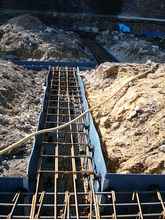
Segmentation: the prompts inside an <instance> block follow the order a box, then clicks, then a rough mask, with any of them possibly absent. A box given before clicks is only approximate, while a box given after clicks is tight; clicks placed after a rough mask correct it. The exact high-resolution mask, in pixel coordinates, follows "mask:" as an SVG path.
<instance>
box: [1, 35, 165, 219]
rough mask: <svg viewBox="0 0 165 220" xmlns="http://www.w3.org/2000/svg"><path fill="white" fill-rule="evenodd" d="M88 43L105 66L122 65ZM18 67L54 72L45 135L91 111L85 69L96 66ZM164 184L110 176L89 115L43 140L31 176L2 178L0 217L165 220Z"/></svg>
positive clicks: (42, 122) (43, 118)
mask: <svg viewBox="0 0 165 220" xmlns="http://www.w3.org/2000/svg"><path fill="white" fill-rule="evenodd" d="M80 35H81V36H82V38H84V36H83V33H80ZM85 35H87V34H85ZM84 43H85V44H86V45H87V46H88V47H89V49H90V50H91V52H92V53H93V54H94V55H95V59H96V61H97V63H98V64H99V63H102V62H105V61H113V62H117V60H116V59H115V58H114V57H113V56H112V55H110V54H108V52H107V51H106V50H104V49H103V48H102V47H101V46H100V45H99V44H96V43H95V42H94V41H91V40H90V39H84ZM16 63H17V64H18V65H21V66H24V67H25V69H26V68H27V69H32V70H33V69H35V70H41V69H47V80H46V85H45V88H46V89H45V95H44V99H43V104H42V110H41V112H40V117H39V123H38V131H41V130H43V129H49V128H54V127H59V126H61V125H64V124H66V123H68V122H70V121H72V120H74V119H75V118H76V117H78V116H80V115H81V114H83V113H84V112H86V111H87V110H88V109H89V108H88V102H87V100H86V94H85V89H84V84H83V81H82V79H81V74H80V70H86V69H90V68H93V67H94V66H95V65H96V63H90V62H86V63H67V62H66V63H65V62H63V63H62V62H61V63H59V62H57V63H56V62H44V61H43V62H37V61H36V62H35V61H16ZM139 179H140V181H139ZM164 179H165V175H164V174H118V173H109V172H108V171H107V167H106V162H105V158H104V155H103V153H102V148H101V144H100V138H99V135H98V133H97V130H96V128H95V123H94V122H93V119H92V116H91V113H89V112H87V113H86V114H85V115H83V117H80V118H79V119H78V120H76V121H74V122H73V123H70V124H69V125H67V126H66V127H64V128H62V129H57V130H56V131H54V132H48V133H44V134H40V135H38V136H36V139H35V143H34V144H33V148H32V152H31V155H30V158H29V162H28V168H27V175H26V176H24V177H10V176H9V177H0V218H17V219H19V218H36V219H38V218H41V219H43V218H46V219H53V218H55V219H56V218H57V219H61V218H64V219H65V218H66V219H68V218H73V219H79V218H82V219H84V218H91V219H92V218H97V219H99V218H103V219H112V218H114V219H117V218H119V219H120V218H122V219H129V218H140V219H143V218H164V216H165V186H164Z"/></svg>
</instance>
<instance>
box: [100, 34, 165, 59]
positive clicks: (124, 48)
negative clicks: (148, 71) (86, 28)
mask: <svg viewBox="0 0 165 220" xmlns="http://www.w3.org/2000/svg"><path fill="white" fill-rule="evenodd" d="M97 40H98V42H99V43H100V44H101V45H102V46H103V47H104V48H105V49H106V50H107V51H109V52H110V53H111V54H112V55H113V56H114V57H115V58H116V59H117V60H118V61H119V62H126V63H146V62H147V61H148V60H151V61H152V62H158V63H164V60H165V48H164V42H165V39H163V38H162V39H154V38H144V37H137V36H135V35H134V34H130V33H129V34H128V33H121V32H118V31H112V32H110V31H108V30H107V31H104V32H101V33H99V34H98V35H97Z"/></svg>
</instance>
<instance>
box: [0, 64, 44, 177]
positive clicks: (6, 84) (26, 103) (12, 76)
mask: <svg viewBox="0 0 165 220" xmlns="http://www.w3.org/2000/svg"><path fill="white" fill-rule="evenodd" d="M45 77H46V72H44V71H42V72H35V71H25V70H24V69H23V68H21V67H18V66H16V65H14V64H13V63H9V62H6V61H2V60H0V149H3V148H4V147H7V146H8V145H10V144H12V143H15V142H16V141H18V140H20V139H21V138H23V137H25V136H26V135H27V134H29V133H31V132H33V131H35V130H36V128H37V122H38V117H39V113H40V111H41V99H42V97H43V95H44V82H45ZM32 143H33V142H32V141H30V142H29V143H27V144H25V145H23V146H21V147H20V148H18V150H15V151H14V152H12V153H10V154H9V155H6V156H1V157H0V176H17V175H18V176H23V175H25V174H26V168H27V163H28V159H29V155H30V152H31V148H32Z"/></svg>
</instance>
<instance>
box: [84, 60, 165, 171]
mask: <svg viewBox="0 0 165 220" xmlns="http://www.w3.org/2000/svg"><path fill="white" fill-rule="evenodd" d="M153 65H155V64H153V63H149V64H129V63H127V64H112V63H104V64H102V65H100V66H99V67H98V68H97V69H94V70H92V71H89V72H85V73H84V77H85V78H84V80H85V84H86V92H87V97H88V101H89V104H90V106H91V107H96V108H95V109H94V110H93V111H92V114H93V117H94V120H95V123H96V126H97V127H98V129H99V132H100V136H101V139H102V147H103V150H104V153H105V155H106V156H107V165H108V169H109V171H111V172H117V173H152V174H153V173H165V132H164V131H165V101H164V100H165V64H157V66H156V68H155V69H154V70H153V71H152V72H151V73H149V74H147V76H146V77H143V78H141V79H138V80H136V81H134V82H132V83H129V85H128V86H125V87H124V88H123V89H122V90H121V91H120V92H118V94H117V95H115V96H114V97H112V98H110V99H109V100H108V101H106V100H107V98H109V97H110V96H111V95H112V94H114V93H115V92H116V91H117V90H118V89H119V88H120V87H121V86H122V85H123V84H124V83H125V82H126V81H127V80H128V79H130V77H133V76H136V75H138V74H141V73H143V72H145V71H147V70H150V69H151V68H152V66H153ZM103 101H106V102H105V103H104V104H101V103H102V102H103ZM99 104H101V106H100V107H97V106H98V105H99Z"/></svg>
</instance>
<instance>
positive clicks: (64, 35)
mask: <svg viewBox="0 0 165 220" xmlns="http://www.w3.org/2000/svg"><path fill="white" fill-rule="evenodd" d="M0 51H1V54H4V56H5V58H20V59H38V60H56V61H58V60H60V61H76V60H77V61H89V60H90V59H93V57H92V55H91V53H90V52H89V50H88V49H87V48H86V47H84V46H83V44H82V43H81V40H80V39H79V36H78V35H77V34H75V33H74V32H72V31H64V30H62V29H59V28H56V27H53V28H52V27H48V26H46V25H44V24H43V23H42V22H41V21H40V20H39V19H38V18H36V17H33V16H31V15H22V16H18V17H15V18H12V19H10V20H9V21H8V22H7V23H6V24H3V25H1V26H0Z"/></svg>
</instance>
